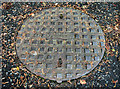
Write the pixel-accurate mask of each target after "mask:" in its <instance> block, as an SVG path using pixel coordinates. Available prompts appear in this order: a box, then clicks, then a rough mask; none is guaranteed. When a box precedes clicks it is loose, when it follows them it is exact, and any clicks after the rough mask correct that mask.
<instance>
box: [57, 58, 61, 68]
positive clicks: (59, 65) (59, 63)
mask: <svg viewBox="0 0 120 89" xmlns="http://www.w3.org/2000/svg"><path fill="white" fill-rule="evenodd" d="M58 67H62V59H61V58H59V59H58Z"/></svg>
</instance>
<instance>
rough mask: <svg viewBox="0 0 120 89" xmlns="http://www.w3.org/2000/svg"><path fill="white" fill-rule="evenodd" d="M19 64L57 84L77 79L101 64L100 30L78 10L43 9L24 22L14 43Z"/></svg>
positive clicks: (102, 38) (102, 42)
mask: <svg viewBox="0 0 120 89" xmlns="http://www.w3.org/2000/svg"><path fill="white" fill-rule="evenodd" d="M16 49H17V54H18V56H19V58H20V60H21V62H22V63H23V64H24V65H25V66H26V67H27V68H28V69H29V70H30V71H31V72H32V73H35V74H36V75H40V76H41V77H43V78H47V79H50V80H56V81H57V82H58V83H60V82H62V81H65V80H71V79H75V78H79V77H80V76H83V75H85V74H87V73H89V72H90V71H91V70H93V69H94V68H95V67H96V66H97V65H98V63H99V62H100V61H101V59H102V57H103V54H104V50H105V38H104V34H103V32H102V29H101V27H100V26H99V25H98V24H97V23H96V22H95V21H94V19H92V18H91V17H90V16H88V15H87V14H85V13H82V12H81V11H80V10H75V9H72V8H65V7H54V8H49V9H44V10H42V11H40V12H38V13H36V14H35V16H34V17H30V18H29V19H27V20H26V22H24V23H23V25H22V27H21V30H20V31H19V32H18V36H17V41H16Z"/></svg>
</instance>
